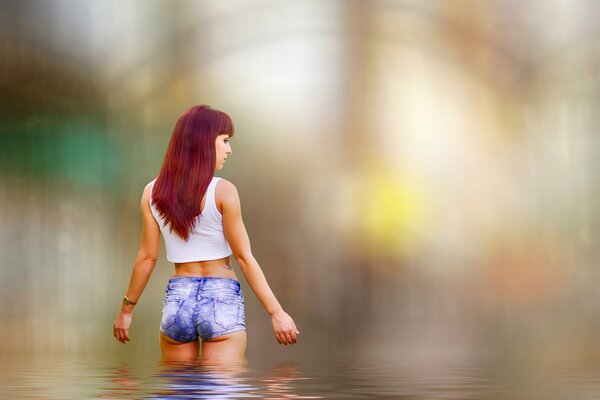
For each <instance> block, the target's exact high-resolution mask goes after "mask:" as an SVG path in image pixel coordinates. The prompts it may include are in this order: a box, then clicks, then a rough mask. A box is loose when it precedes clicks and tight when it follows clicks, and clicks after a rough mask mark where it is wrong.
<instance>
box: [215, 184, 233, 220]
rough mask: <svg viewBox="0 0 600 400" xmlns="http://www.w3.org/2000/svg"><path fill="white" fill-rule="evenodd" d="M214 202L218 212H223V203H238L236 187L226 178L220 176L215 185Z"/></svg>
mask: <svg viewBox="0 0 600 400" xmlns="http://www.w3.org/2000/svg"><path fill="white" fill-rule="evenodd" d="M215 196H216V203H217V208H218V209H219V212H220V213H221V214H222V213H223V204H227V205H235V204H238V203H239V195H238V191H237V188H236V187H235V185H234V184H233V183H231V182H229V181H228V180H227V179H224V178H221V179H219V181H218V182H217V186H216V187H215Z"/></svg>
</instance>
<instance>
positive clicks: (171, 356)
mask: <svg viewBox="0 0 600 400" xmlns="http://www.w3.org/2000/svg"><path fill="white" fill-rule="evenodd" d="M159 336H160V337H159V341H160V351H161V353H162V359H163V361H167V362H169V361H178V362H194V361H197V360H198V352H199V350H200V340H198V339H196V340H194V341H191V342H178V341H176V340H173V339H171V338H170V337H168V336H165V334H164V333H162V332H160V331H159Z"/></svg>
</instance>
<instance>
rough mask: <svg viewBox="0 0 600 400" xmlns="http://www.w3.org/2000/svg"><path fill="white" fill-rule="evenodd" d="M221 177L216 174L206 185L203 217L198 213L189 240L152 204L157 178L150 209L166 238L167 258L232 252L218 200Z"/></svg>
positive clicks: (194, 258) (178, 259) (201, 257)
mask: <svg viewBox="0 0 600 400" xmlns="http://www.w3.org/2000/svg"><path fill="white" fill-rule="evenodd" d="M219 179H221V178H218V177H216V176H213V178H212V181H210V184H209V185H208V189H206V200H205V201H204V208H203V209H202V213H201V217H196V222H195V225H194V227H193V228H192V231H191V232H190V235H189V240H188V241H187V242H186V241H184V240H183V239H182V238H181V237H179V235H177V233H176V232H175V231H173V232H170V227H167V226H165V222H164V219H163V218H162V217H161V216H160V213H159V211H158V210H157V209H156V207H155V206H154V205H153V204H152V189H153V188H154V181H156V178H155V179H154V180H153V181H152V182H151V185H150V196H149V197H150V210H151V211H152V215H154V219H155V220H156V222H158V225H159V226H160V231H161V233H162V236H163V238H164V240H165V247H166V248H167V260H168V261H170V262H174V263H182V262H190V261H206V260H217V259H220V258H224V257H227V256H229V255H231V254H232V251H231V247H229V243H227V239H226V238H225V234H224V233H223V216H222V215H221V213H220V212H219V210H218V209H217V204H216V201H215V188H216V186H217V182H218V181H219Z"/></svg>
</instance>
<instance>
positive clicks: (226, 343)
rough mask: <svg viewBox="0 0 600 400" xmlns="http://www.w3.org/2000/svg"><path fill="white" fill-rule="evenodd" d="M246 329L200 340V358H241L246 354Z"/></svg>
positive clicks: (209, 359)
mask: <svg viewBox="0 0 600 400" xmlns="http://www.w3.org/2000/svg"><path fill="white" fill-rule="evenodd" d="M246 339H247V337H246V331H245V330H240V331H235V332H230V333H226V334H224V335H221V336H218V337H215V338H212V339H208V340H203V341H202V360H203V361H211V360H226V361H229V360H230V361H238V360H242V359H244V357H245V354H246Z"/></svg>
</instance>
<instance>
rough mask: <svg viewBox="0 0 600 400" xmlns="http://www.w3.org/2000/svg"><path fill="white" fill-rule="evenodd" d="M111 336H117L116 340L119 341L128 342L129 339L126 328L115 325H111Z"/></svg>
mask: <svg viewBox="0 0 600 400" xmlns="http://www.w3.org/2000/svg"><path fill="white" fill-rule="evenodd" d="M113 336H114V337H115V338H117V340H118V341H119V342H121V343H123V344H124V343H125V342H128V341H129V340H130V339H129V333H128V330H127V329H122V328H117V327H116V326H115V327H113Z"/></svg>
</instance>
